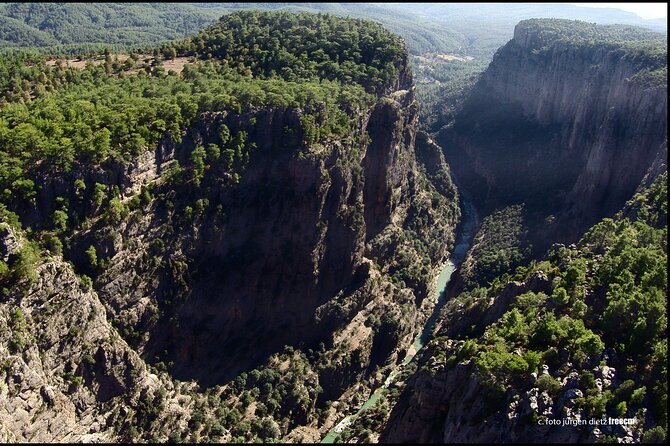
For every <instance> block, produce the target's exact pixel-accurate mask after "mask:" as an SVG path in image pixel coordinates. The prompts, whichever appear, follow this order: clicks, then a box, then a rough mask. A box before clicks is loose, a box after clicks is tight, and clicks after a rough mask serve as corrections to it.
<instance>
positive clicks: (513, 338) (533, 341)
mask: <svg viewBox="0 0 670 446" xmlns="http://www.w3.org/2000/svg"><path fill="white" fill-rule="evenodd" d="M666 182H667V173H664V174H662V175H661V176H660V177H659V178H658V179H657V180H656V181H655V182H654V183H653V184H652V185H651V186H650V187H649V188H646V189H644V190H642V191H641V192H639V193H638V194H636V195H635V197H633V198H632V199H631V200H630V201H629V203H628V204H627V205H626V208H625V209H624V210H623V211H621V212H620V213H619V214H618V215H617V216H615V217H614V218H605V219H604V220H602V221H601V222H600V223H598V224H596V225H595V226H593V227H592V228H591V229H590V230H589V231H588V232H587V233H586V234H585V235H584V237H583V238H582V239H581V241H580V242H579V243H578V244H577V246H573V247H565V246H556V247H555V248H554V249H553V250H551V251H550V252H549V253H548V254H547V257H546V258H545V259H544V260H542V261H538V262H531V263H530V264H528V265H527V266H523V267H519V268H517V270H516V273H515V274H514V275H512V276H509V275H507V276H506V277H505V276H503V277H500V278H498V279H496V280H494V281H493V283H492V284H491V285H490V286H488V287H481V288H476V289H474V290H472V291H469V292H465V293H463V294H461V295H460V296H459V297H458V298H456V299H454V300H453V301H452V302H450V303H449V304H448V306H449V308H450V309H451V311H447V314H448V316H447V319H446V321H445V323H444V325H443V327H444V330H443V332H442V333H441V335H440V334H438V336H437V337H436V338H435V339H434V340H433V341H431V342H432V348H435V349H436V350H435V352H434V357H435V358H437V359H438V361H446V367H447V370H450V369H453V368H454V367H456V366H457V365H458V364H459V363H461V364H467V363H471V364H473V365H474V370H475V371H476V376H477V379H478V380H479V381H480V382H481V383H483V384H484V385H485V386H486V388H487V392H489V394H488V396H487V398H488V399H489V400H490V404H491V405H490V410H491V413H494V412H495V411H497V410H499V408H500V407H501V406H500V405H501V404H503V406H505V404H504V402H505V401H507V402H509V401H511V400H513V399H514V398H515V397H514V395H519V394H521V393H522V392H524V391H525V390H528V388H529V387H528V386H530V385H535V386H539V388H540V390H541V391H547V392H548V394H549V395H550V396H551V397H552V398H554V399H557V398H558V397H560V396H562V394H563V392H566V389H565V388H563V389H562V388H561V384H560V382H559V381H564V380H565V379H566V378H568V375H569V374H570V373H571V372H572V371H573V370H575V369H576V370H577V371H578V376H577V377H575V378H572V377H571V378H569V379H576V380H577V382H576V385H577V387H576V388H577V389H579V392H573V394H575V395H577V398H576V399H575V400H574V404H575V407H576V408H580V409H584V410H585V411H586V415H587V416H588V417H592V418H600V417H602V416H605V415H607V416H612V417H631V416H634V415H635V414H636V413H638V414H639V413H641V412H640V411H643V412H644V411H645V410H646V413H645V415H644V416H643V419H645V420H646V421H645V425H644V431H645V434H644V439H645V440H650V441H657V440H659V439H662V438H664V437H665V435H666V434H665V432H666V431H667V422H668V420H667V378H666V377H667V350H668V341H667V314H666V305H667V295H666V293H667V289H668V277H667V184H666ZM533 278H536V279H535V282H533V281H532V280H531V279H533ZM537 278H541V280H540V279H537ZM513 283H517V284H519V283H535V284H536V285H534V286H532V285H531V286H530V289H529V290H527V291H526V292H523V291H524V290H525V289H526V288H523V287H521V288H520V287H518V286H517V289H520V290H521V292H516V293H514V291H512V290H513V289H514V287H513V286H512V284H513ZM543 284H544V285H543ZM545 285H546V286H545ZM505 293H507V295H508V296H509V294H510V293H513V295H514V297H513V298H512V299H511V300H509V297H507V299H508V300H509V302H510V304H509V306H508V307H507V308H506V311H505V312H504V313H503V314H501V315H500V316H499V317H496V318H495V320H494V322H493V323H491V324H490V325H488V326H486V325H483V324H481V323H475V324H474V325H472V326H471V327H469V328H466V327H463V324H462V321H468V320H471V321H481V320H485V319H486V318H488V317H490V315H489V314H487V312H491V311H495V310H493V308H494V307H493V306H492V305H491V300H490V299H494V300H495V299H502V298H503V297H502V296H503V295H504V294H505ZM520 293H522V294H520ZM457 308H458V310H457V311H455V309H457ZM453 327H463V328H464V330H462V331H461V332H459V333H458V334H456V332H455V331H454V329H453ZM447 339H454V340H456V342H453V343H448V342H446V341H447ZM445 345H451V346H452V347H451V349H450V350H449V351H444V348H445ZM541 365H546V366H547V367H548V369H546V370H547V371H545V372H543V371H542V369H541V368H540V369H539V367H540V366H541ZM603 366H609V367H613V368H614V369H616V370H617V371H618V374H617V376H618V384H617V385H615V386H614V387H613V388H611V389H605V390H604V391H603V392H600V391H599V389H598V387H597V385H596V380H595V379H594V376H593V373H592V372H591V371H590V370H591V369H592V368H593V367H601V368H602V367H603ZM531 373H535V374H537V373H539V377H538V378H537V382H536V383H535V384H532V380H529V378H530V374H531ZM535 376H538V375H535ZM559 392H560V394H559ZM505 407H506V406H505ZM644 408H646V409H644ZM534 416H535V417H536V418H535V419H533V420H525V421H526V422H527V423H529V424H534V423H537V420H538V418H537V417H538V415H537V414H534Z"/></svg>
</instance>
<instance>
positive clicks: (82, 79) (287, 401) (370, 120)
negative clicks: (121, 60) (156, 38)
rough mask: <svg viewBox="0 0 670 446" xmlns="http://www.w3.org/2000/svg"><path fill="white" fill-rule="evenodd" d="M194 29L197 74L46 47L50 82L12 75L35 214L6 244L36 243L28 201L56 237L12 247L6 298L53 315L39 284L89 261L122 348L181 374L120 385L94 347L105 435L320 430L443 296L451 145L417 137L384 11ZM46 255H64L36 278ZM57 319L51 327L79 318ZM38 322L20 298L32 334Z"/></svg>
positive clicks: (9, 183) (70, 429) (12, 190)
mask: <svg viewBox="0 0 670 446" xmlns="http://www.w3.org/2000/svg"><path fill="white" fill-rule="evenodd" d="M314 30H318V31H316V32H315V31H314ZM278 41H281V42H283V46H277V45H275V43H276V42H278ZM252 42H253V43H254V44H252ZM333 43H336V44H339V45H342V46H346V47H348V48H349V50H348V51H346V52H344V53H342V52H341V51H339V50H336V49H335V48H333V47H332V46H329V44H333ZM174 48H175V49H176V50H177V51H178V53H179V54H180V55H190V56H193V57H194V59H195V61H194V62H193V63H191V64H189V65H187V66H186V67H185V69H184V71H183V72H182V74H181V76H177V75H175V74H167V75H166V73H165V72H164V71H161V70H159V69H158V68H156V69H150V70H146V72H144V71H141V72H140V73H137V72H135V73H131V72H130V70H125V71H123V70H116V71H115V70H114V69H111V66H110V65H111V64H106V65H107V66H104V65H101V66H88V67H86V68H84V69H83V70H81V71H78V70H77V69H74V68H64V67H61V66H54V67H49V66H46V65H44V64H43V63H40V62H39V61H37V62H35V65H34V66H31V67H30V74H29V76H31V78H46V81H45V82H46V83H47V84H49V85H50V86H51V88H50V89H49V90H48V91H44V90H41V89H39V88H35V90H34V91H32V92H28V91H25V90H23V92H22V93H21V98H22V100H18V98H17V97H16V96H14V94H13V92H12V91H7V90H5V91H3V92H2V93H3V99H4V101H5V103H4V104H3V108H2V112H3V119H1V120H0V144H2V147H1V149H0V150H2V152H3V154H5V155H6V156H3V158H2V160H1V161H0V184H1V185H2V189H3V190H4V191H5V192H4V193H3V195H2V197H1V199H2V207H0V210H1V211H2V219H3V221H4V222H6V224H7V225H9V226H8V227H12V228H16V229H12V230H11V231H6V234H5V232H3V233H2V234H3V236H4V235H6V239H5V240H3V244H2V245H0V246H3V254H4V251H9V250H10V249H13V248H12V246H14V245H15V240H17V237H16V236H11V237H10V235H11V234H15V233H18V232H17V231H19V232H20V230H19V229H18V228H20V226H21V223H22V224H23V226H24V228H26V230H25V233H23V235H22V236H21V237H23V238H25V239H27V240H28V242H29V244H28V246H31V247H32V248H31V249H30V250H29V251H26V252H27V253H32V254H35V255H32V257H31V256H28V255H27V254H26V255H25V256H24V257H25V258H24V257H21V256H18V257H17V256H15V255H12V256H7V257H6V258H4V259H3V262H2V263H0V267H1V269H0V283H1V284H2V286H3V287H4V290H3V298H2V303H3V305H5V306H6V310H7V312H8V313H7V314H13V313H12V312H13V311H14V310H15V309H16V308H23V309H26V308H32V307H33V306H35V305H38V309H36V310H35V314H33V313H32V312H31V313H30V314H29V315H28V317H27V318H26V319H27V322H26V323H27V324H33V323H36V322H34V321H35V320H37V319H38V316H37V314H38V313H40V312H41V311H42V310H41V309H40V307H39V304H34V303H33V302H32V301H31V300H30V296H33V295H35V294H37V295H41V293H46V294H49V295H54V296H62V295H70V294H72V297H73V298H77V297H78V296H79V294H78V293H75V292H74V291H73V290H72V289H71V288H72V287H74V286H75V285H72V287H69V288H68V287H65V288H62V287H60V285H61V282H60V281H59V280H58V279H57V278H56V276H57V274H61V275H63V277H65V276H68V277H70V276H71V277H70V279H72V280H69V279H68V281H67V283H75V282H76V280H75V279H77V277H76V275H75V273H74V271H73V266H74V270H75V271H76V272H77V273H78V274H79V275H80V277H81V279H80V280H81V283H82V285H81V287H83V288H84V289H86V290H87V291H86V292H85V293H84V294H85V296H79V297H78V298H80V299H82V300H84V301H86V302H89V301H90V302H91V303H90V305H91V306H95V307H96V308H98V309H99V308H100V307H101V306H102V307H104V317H102V316H101V317H99V318H97V319H96V318H91V321H90V324H89V325H86V327H85V328H86V330H87V332H86V334H87V335H88V334H91V333H97V332H99V331H100V330H102V332H104V333H110V336H111V337H114V338H115V340H114V343H112V345H111V346H110V348H111V349H113V350H114V351H117V350H118V351H124V352H125V351H128V352H129V353H128V354H127V355H126V356H127V357H128V358H131V359H129V360H128V361H139V362H138V364H139V365H137V368H139V369H140V370H144V369H145V368H147V367H154V368H152V369H151V370H152V371H153V372H154V374H155V375H156V376H158V377H159V378H157V379H159V381H160V382H161V383H163V384H161V386H164V387H166V388H168V392H172V390H170V389H178V390H175V391H174V392H175V393H174V395H173V394H171V393H170V396H169V397H170V398H173V397H174V398H175V399H176V400H178V401H179V404H180V407H181V408H182V409H179V410H173V409H172V408H171V406H170V404H168V403H167V402H166V401H167V400H166V399H165V394H164V392H162V391H161V392H160V393H161V394H160V395H159V397H157V398H158V399H157V400H156V399H155V398H154V403H153V405H151V404H149V405H147V402H149V401H151V400H150V399H149V400H147V399H140V400H134V399H133V398H134V396H132V395H135V394H136V392H140V390H138V388H137V387H136V386H134V387H131V386H125V387H124V386H120V387H119V385H116V384H114V383H112V384H110V385H111V386H112V387H113V388H114V391H113V392H111V394H110V393H109V392H108V393H106V394H105V396H104V397H100V395H99V393H100V392H99V391H98V390H97V389H98V387H97V386H98V385H97V384H96V382H95V380H93V381H91V382H90V383H89V381H87V378H86V377H87V376H88V375H87V373H88V372H87V370H88V369H87V368H86V367H88V366H86V365H82V366H80V367H75V366H73V367H70V369H68V370H67V371H66V372H71V373H72V374H73V375H72V376H73V377H75V378H76V377H82V379H83V384H82V383H81V382H80V381H81V380H76V381H77V383H78V386H79V387H81V388H82V390H81V391H82V392H84V393H85V394H86V398H87V401H90V410H91V412H86V414H89V413H91V414H95V416H97V414H100V416H108V415H109V411H114V413H116V410H117V408H118V411H119V415H118V416H116V415H115V418H114V419H113V421H109V422H108V423H107V424H106V428H105V429H102V430H100V432H103V433H101V434H100V435H101V437H100V438H104V439H110V440H119V439H121V440H126V441H127V440H138V439H144V440H157V439H160V440H163V441H164V440H165V439H167V438H168V437H170V438H171V439H173V440H174V439H179V438H181V439H190V440H191V441H199V440H202V439H203V438H204V439H214V440H216V439H226V438H227V439H233V440H236V441H252V440H254V439H267V438H270V439H279V438H287V439H292V440H294V441H298V440H300V439H301V438H302V439H315V438H316V439H318V438H319V436H320V435H321V433H322V432H323V431H325V430H327V429H328V428H329V427H330V426H331V425H332V423H333V422H334V421H335V418H336V417H337V416H339V413H340V412H341V411H344V410H346V409H347V408H348V406H349V405H350V404H352V405H355V404H357V403H358V400H359V398H361V397H363V396H364V395H365V394H366V392H369V390H370V388H371V387H372V386H374V385H376V384H377V383H379V382H380V381H383V379H384V377H385V374H386V373H387V372H388V370H389V369H390V368H391V367H392V366H393V364H394V363H395V362H396V360H397V359H398V357H400V356H401V355H402V353H403V352H404V351H405V350H406V349H407V347H408V346H409V344H410V342H411V339H412V338H413V336H414V335H415V333H416V331H417V329H418V328H419V327H420V325H421V324H422V322H423V321H425V319H426V318H427V316H428V314H429V312H430V309H431V308H432V306H433V304H434V302H432V301H431V299H426V297H427V296H428V294H429V291H430V286H431V283H432V282H433V279H434V278H435V277H436V276H437V274H438V273H439V270H440V267H441V265H442V264H443V263H444V261H445V260H446V257H447V254H448V251H449V249H450V248H451V245H453V238H454V234H453V232H454V228H455V226H456V224H457V222H458V218H459V211H458V206H457V197H456V189H455V186H454V185H453V183H452V182H451V180H450V178H449V172H448V170H447V167H446V165H445V164H444V163H443V162H440V163H439V165H437V166H435V165H429V166H428V168H426V167H424V166H423V164H424V163H427V162H428V160H434V159H438V160H439V159H440V154H439V149H437V148H436V147H434V146H430V147H429V148H424V149H423V151H422V152H421V154H423V158H420V159H418V160H417V155H416V154H415V140H416V131H417V129H416V127H417V119H418V113H417V112H418V110H417V104H416V101H415V99H414V87H413V85H412V75H411V71H410V70H409V68H408V66H407V54H406V51H405V49H404V45H403V43H402V41H401V40H400V39H399V38H397V37H396V36H393V35H392V34H390V33H389V32H388V31H386V30H385V29H383V28H382V27H381V26H379V25H376V24H374V23H371V22H366V21H363V20H345V19H337V18H335V17H333V16H327V15H319V16H316V15H308V14H300V15H295V14H288V13H262V12H253V13H251V12H240V13H236V14H231V15H228V16H225V17H224V18H222V19H221V20H220V22H219V23H218V24H216V25H215V26H213V27H211V28H209V29H206V30H204V31H203V32H202V33H200V34H199V35H197V36H194V37H193V38H190V39H187V40H185V41H184V42H181V43H178V44H177V45H175V46H174ZM19 63H20V61H19ZM14 72H15V73H21V70H18V69H17V70H16V71H14ZM147 73H148V74H147ZM19 116H20V117H21V118H17V117H19ZM27 145H30V146H31V150H26V148H27V147H28V146H27ZM28 226H30V230H28V229H27V227H28ZM47 251H49V253H48V254H47ZM40 252H41V255H39V256H38V254H39V253H40ZM60 255H62V258H63V259H62V260H61V259H60V257H59V256H60ZM39 257H41V258H43V259H52V258H55V259H53V260H46V264H47V265H48V264H51V263H54V264H57V265H59V266H58V268H56V267H53V268H52V267H45V266H43V263H44V261H43V260H39ZM22 259H23V260H22ZM63 260H65V261H70V262H72V264H71V265H70V264H68V263H67V262H65V263H64V262H63ZM54 268H56V269H58V270H59V271H60V270H62V271H61V272H60V273H57V272H54V273H53V274H52V276H49V277H47V276H44V274H46V271H51V272H53V271H52V270H53V269H54ZM34 271H37V273H36V274H37V275H38V276H40V277H42V276H44V277H43V279H41V280H39V281H38V282H37V283H36V284H35V285H33V286H35V287H36V288H35V290H34V291H28V293H27V294H26V291H27V290H29V289H28V288H26V285H25V284H26V283H27V282H25V281H24V279H25V277H26V275H28V276H31V275H32V276H34V275H35V273H34ZM89 276H90V277H91V278H92V279H91V278H89ZM25 280H27V279H25ZM50 283H53V284H54V286H56V289H53V290H50V289H48V284H50ZM63 283H65V282H63ZM89 287H92V289H90V290H89V289H88V288H89ZM65 300H66V301H67V302H70V300H67V299H65ZM55 308H56V309H58V308H61V307H60V306H56V307H55ZM82 311H83V310H82ZM77 314H78V313H72V312H68V311H64V312H63V321H62V324H61V325H62V326H64V327H66V326H76V325H77V320H78V319H77V318H78V316H77ZM17 317H18V316H17ZM82 317H84V318H85V317H86V316H82ZM48 322H49V321H48V320H47V321H45V323H44V327H43V329H44V330H45V333H47V334H44V335H42V334H40V336H45V337H46V338H48V339H51V338H52V337H54V336H59V335H58V334H54V332H53V330H52V329H51V328H50V327H49V323H48ZM17 324H18V325H17ZM19 325H20V326H21V327H24V325H23V324H22V323H19V322H14V321H13V320H12V321H7V327H8V328H9V330H8V331H7V337H8V339H9V340H7V342H8V343H9V344H11V342H12V341H11V336H13V334H14V333H15V332H16V331H17V330H18V328H17V327H19ZM97 325H100V326H101V327H102V328H100V329H98V328H96V327H97ZM40 333H41V332H40ZM117 334H118V335H120V336H119V337H118V338H116V335H117ZM80 335H81V333H73V334H72V335H71V336H70V337H69V338H68V339H70V341H71V342H72V345H73V351H70V350H67V351H66V350H63V351H62V356H61V359H62V361H63V362H64V363H67V361H73V363H76V364H79V363H80V362H81V361H83V359H81V358H83V355H86V354H89V355H91V356H93V357H94V359H95V362H96V364H97V363H98V362H99V361H98V360H97V359H96V358H97V357H96V356H95V355H96V354H97V353H95V352H91V351H90V350H91V349H92V348H93V345H95V344H96V343H99V340H97V338H96V339H92V340H90V342H89V341H88V340H87V339H88V338H87V337H86V336H84V337H82V336H80ZM3 340H4V338H3ZM39 342H40V341H39V339H38V343H39ZM45 342H46V341H45ZM9 344H8V345H9ZM285 346H288V347H286V348H285ZM10 350H11V349H10ZM7 351H8V352H9V350H7ZM10 353H11V354H13V355H15V354H17V352H14V351H12V352H10ZM119 355H121V353H119ZM123 355H125V353H123ZM128 355H129V356H128ZM12 360H13V359H12ZM124 361H125V360H124ZM84 362H85V363H88V362H90V361H89V360H86V361H84ZM31 364H32V365H34V364H33V363H32V362H31ZM125 364H126V366H125V367H126V368H127V369H128V370H131V369H134V368H135V365H134V364H135V363H132V362H131V363H128V362H127V361H126V363H125ZM148 364H153V366H149V365H148ZM32 365H30V364H29V365H28V366H27V371H26V374H27V373H32V372H31V370H32V369H31V367H32ZM53 366H54V364H52V363H48V364H46V366H44V367H42V368H45V367H46V368H49V370H52V369H53ZM36 367H37V365H36ZM254 368H255V370H252V369H254ZM159 372H160V373H159ZM123 373H125V374H126V375H127V374H128V373H130V372H129V371H127V372H123ZM39 375H40V379H39V380H38V381H39V382H45V383H53V382H57V383H59V385H60V386H61V387H63V386H64V385H65V384H61V382H60V381H57V380H56V381H54V379H52V378H53V377H52V376H51V372H50V371H42V370H41V369H40V371H39ZM68 376H70V375H68ZM96 376H98V375H96ZM13 379H14V378H12V377H11V375H10V374H8V375H6V380H9V381H11V380H13ZM73 379H74V378H73ZM187 379H194V380H197V381H198V382H199V384H200V385H203V386H207V387H209V389H207V390H205V391H203V392H200V391H199V388H198V386H196V385H195V384H183V383H181V382H180V381H178V380H187ZM119 380H120V378H119V379H117V380H116V381H119ZM9 381H8V382H9ZM38 381H36V384H35V385H34V386H32V387H31V389H30V390H29V391H28V394H29V395H30V398H33V397H35V392H36V390H35V389H36V388H37V387H38V384H39V382H38ZM116 381H115V382H116ZM12 382H13V381H12ZM119 382H121V381H119ZM45 385H46V384H45ZM49 385H54V384H49ZM159 387H160V386H159ZM280 390H281V392H280ZM103 393H104V392H103ZM214 395H216V397H215V396H214ZM14 398H15V394H12V401H13V399H14ZM64 398H65V400H67V401H69V400H68V396H67V395H66V396H65V397H64ZM129 398H130V400H129ZM100 399H104V400H105V401H100ZM65 400H64V401H65ZM107 400H109V404H107ZM67 401H65V402H64V404H67ZM122 401H130V402H126V403H124V404H126V406H127V407H128V409H124V408H122V405H121V402H122ZM143 401H144V402H143ZM156 401H158V402H156ZM161 402H163V403H164V404H159V403H161ZM191 402H193V403H192V404H191ZM12 404H14V403H12ZM126 406H123V407H126ZM12 407H13V406H12ZM87 407H88V406H87ZM6 409H7V410H6V414H11V411H10V410H9V409H10V408H9V407H6ZM131 409H132V410H131ZM3 414H5V413H4V412H3ZM7 416H8V417H9V418H11V415H7ZM77 416H78V415H77ZM76 420H77V422H78V423H80V425H81V428H75V427H74V425H68V426H67V427H65V428H64V429H63V432H62V433H61V434H58V435H60V436H51V435H52V434H49V435H46V434H45V435H46V436H43V437H40V438H46V439H51V438H64V439H70V438H72V439H79V438H83V437H81V435H84V432H85V431H86V432H88V431H87V429H89V430H90V428H91V424H90V422H89V421H90V419H89V418H86V417H83V418H82V417H80V418H76ZM203 420H206V422H205V424H204V425H203ZM250 423H251V427H249V424H250ZM12 426H14V425H12ZM29 429H32V430H34V431H35V432H40V433H41V432H42V431H43V429H44V428H43V426H42V424H40V423H37V424H35V423H33V422H30V423H29ZM9 432H10V433H11V435H14V437H12V438H16V439H17V440H24V439H28V438H31V437H30V435H31V434H30V433H28V432H24V431H19V430H17V428H16V427H11V428H10V429H9ZM91 432H92V431H91ZM96 432H97V431H96ZM8 435H10V434H8ZM40 435H41V434H40ZM8 438H10V437H8Z"/></svg>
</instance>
